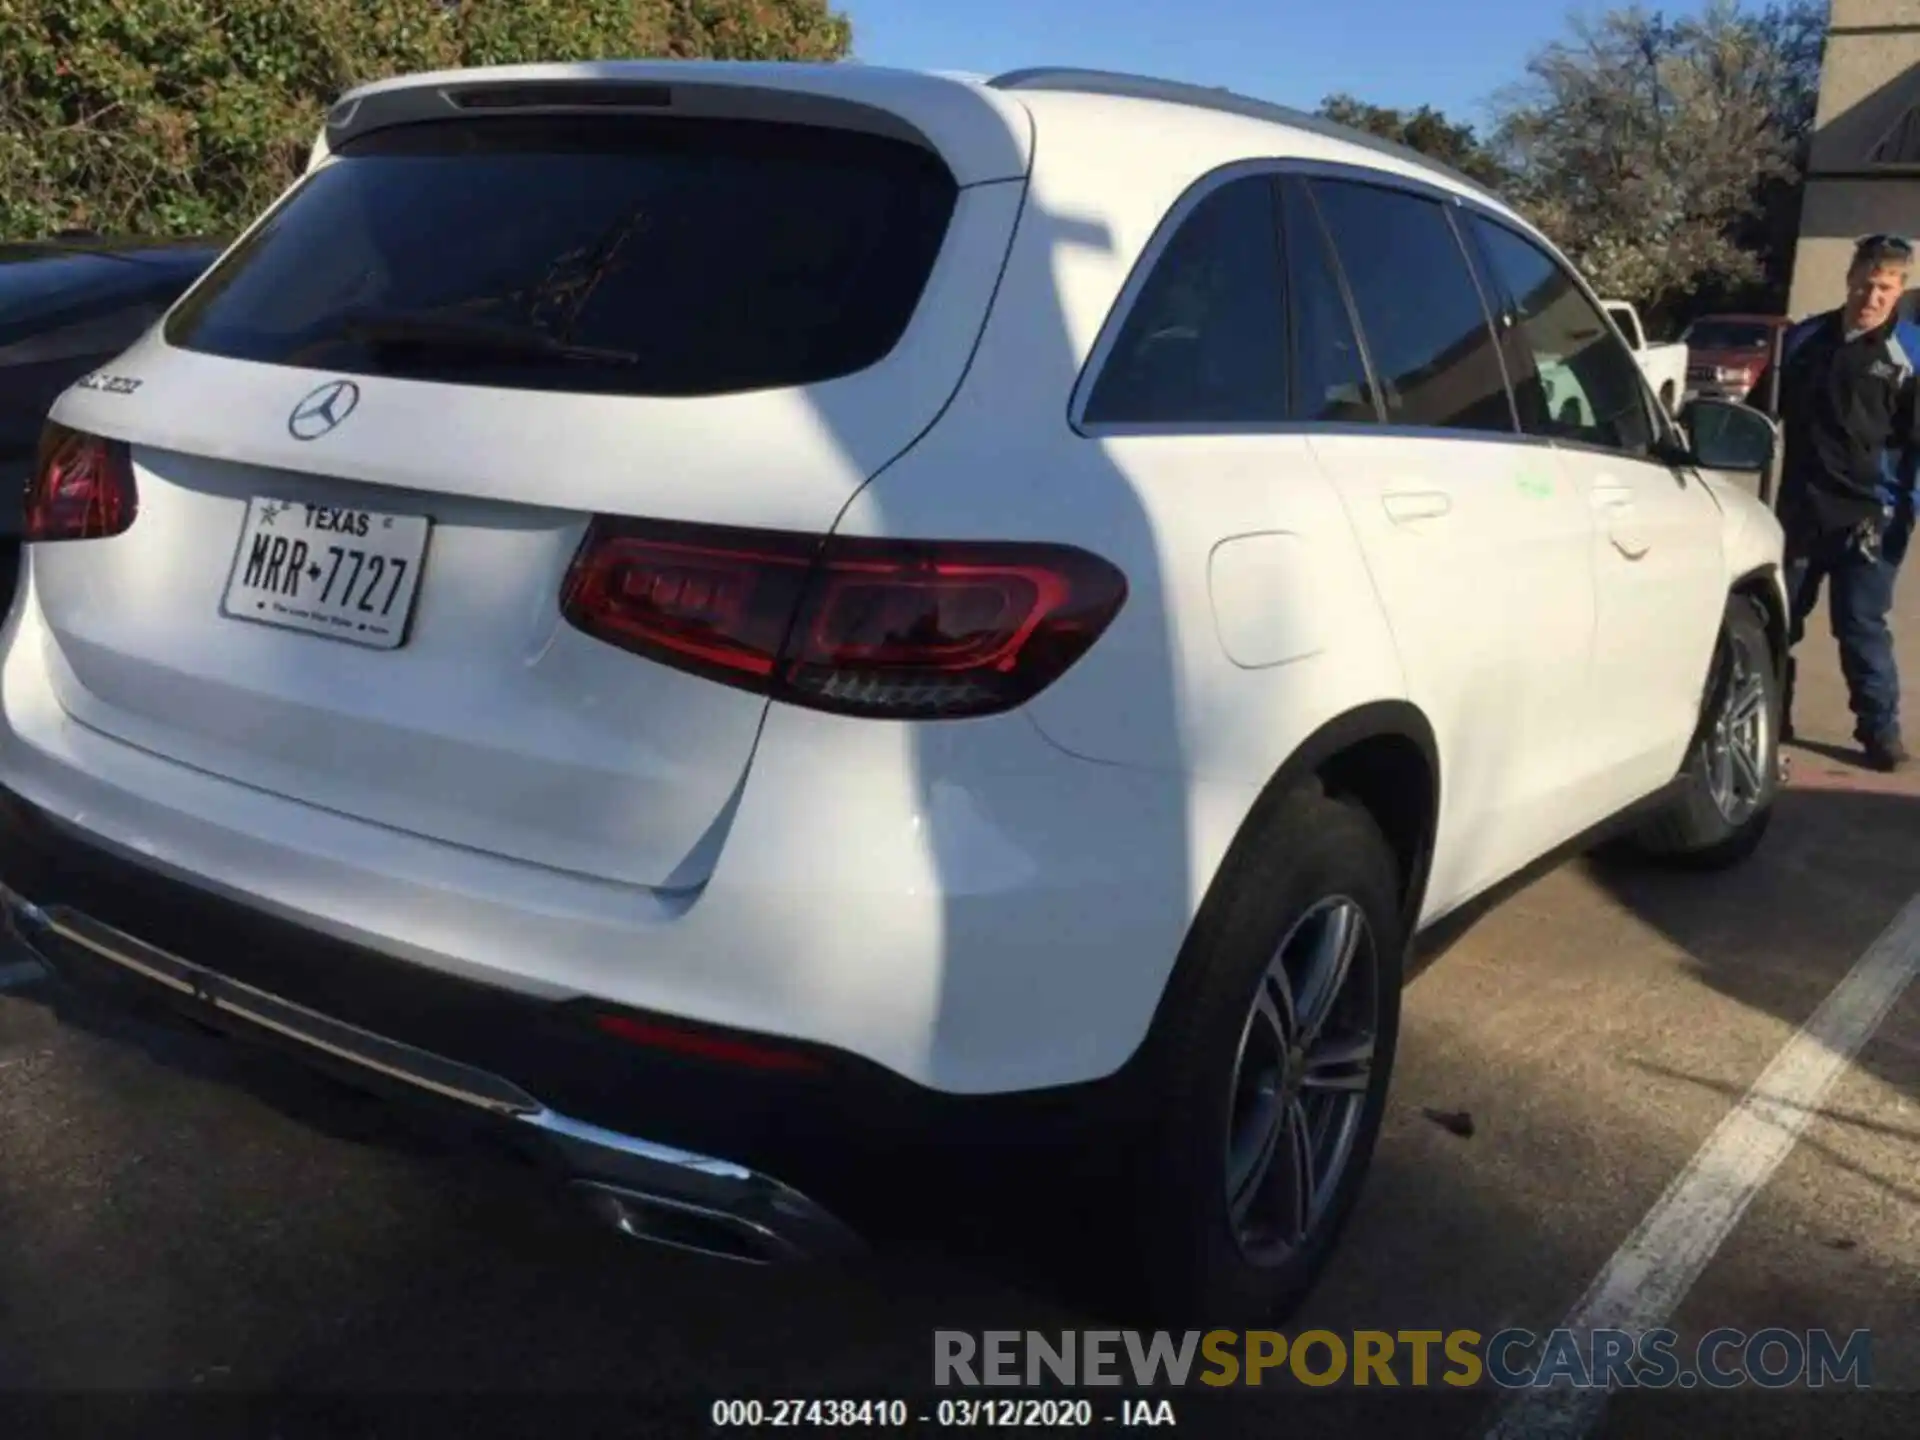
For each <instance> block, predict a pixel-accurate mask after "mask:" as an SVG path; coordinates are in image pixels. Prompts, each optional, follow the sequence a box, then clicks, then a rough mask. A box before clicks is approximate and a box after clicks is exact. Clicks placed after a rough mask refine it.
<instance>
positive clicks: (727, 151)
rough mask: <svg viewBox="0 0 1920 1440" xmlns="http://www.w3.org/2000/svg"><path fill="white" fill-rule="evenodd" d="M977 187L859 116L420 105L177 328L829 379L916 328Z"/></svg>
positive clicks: (764, 383) (640, 375)
mask: <svg viewBox="0 0 1920 1440" xmlns="http://www.w3.org/2000/svg"><path fill="white" fill-rule="evenodd" d="M957 193H958V192H957V189H956V186H955V183H954V180H953V177H952V175H951V173H950V172H949V171H948V170H947V169H946V167H945V166H944V165H942V164H941V163H940V161H939V160H938V158H937V157H935V156H934V155H932V154H931V153H929V152H928V151H926V150H923V149H921V148H920V147H918V146H915V145H912V144H910V143H907V142H904V141H900V140H894V139H890V138H886V137H881V136H871V135H865V134H859V133H856V132H853V131H845V130H835V129H827V128H819V127H810V126H798V125H779V124H769V123H765V122H759V121H727V120H704V119H703V120H696V121H685V120H667V119H661V118H653V117H632V118H626V117H619V118H615V117H607V116H591V117H564V118H556V117H541V118H537V119H527V118H506V117H490V118H487V119H481V120H463V121H436V122H431V123H426V124H418V125H410V126H403V127H398V128H395V129H392V130H388V131H377V132H375V133H374V134H372V135H369V136H367V137H365V138H364V139H363V140H361V141H359V142H356V143H354V144H351V145H349V146H347V147H346V148H345V149H344V150H343V151H342V152H341V153H340V155H339V157H338V158H337V159H336V160H335V161H334V162H333V163H332V164H330V165H328V166H326V167H324V168H322V169H320V170H318V171H316V172H315V173H313V174H312V175H310V176H308V177H307V178H306V179H305V180H304V181H303V182H302V183H301V184H300V186H299V187H298V189H297V190H296V191H295V192H294V193H293V194H292V195H291V196H290V197H289V198H288V199H287V201H286V203H285V204H284V205H283V206H282V207H281V208H280V209H279V210H278V211H277V212H276V213H275V214H274V215H273V216H272V218H271V219H270V220H269V221H268V222H267V223H266V224H265V225H263V226H262V227H261V228H260V229H259V230H257V231H256V232H255V233H254V234H253V235H252V236H251V237H249V238H248V239H247V240H246V241H245V242H244V243H243V244H242V245H241V246H239V247H238V248H237V249H235V250H234V251H233V252H232V253H231V254H230V255H229V256H228V257H227V259H226V260H225V261H224V262H223V263H222V264H221V265H220V266H219V268H218V269H217V270H216V271H215V272H214V273H213V274H212V275H211V276H210V277H209V278H208V280H207V283H206V284H205V285H203V286H202V287H201V288H200V290H199V291H198V292H197V293H196V294H195V295H193V296H191V297H190V298H189V300H188V302H187V303H186V304H185V305H183V306H181V307H179V308H178V309H177V310H176V311H175V312H174V314H173V315H172V316H171V317H170V318H169V320H168V323H167V326H166V332H165V333H166V338H167V341H168V343H170V344H172V345H175V346H179V347H182V348H185V349H189V350H197V351H202V352H205V353H208V354H214V355H224V356H229V357H232V358H234V359H239V360H254V361H263V362H265V363H268V364H277V365H298V366H302V367H306V368H310V369H323V370H335V371H342V372H346V373H350V374H361V375H392V376H398V377H404V378H408V379H423V380H435V381H442V382H446V383H450V384H472V385H490V386H503V387H510V388H521V389H536V390H578V391H596V392H610V393H618V394H631V395H670V396H689V395H718V394H724V393H728V392H734V391H743V390H755V389H765V388H769V387H776V386H793V385H808V384H817V383H819V382H821V381H825V380H831V379H834V378H837V377H839V376H843V375H849V374H852V373H854V372H856V371H859V370H862V369H865V368H867V367H868V366H870V365H873V364H875V363H876V362H878V361H879V360H881V359H883V358H884V357H885V356H886V355H887V353H888V352H889V351H890V350H892V349H893V347H894V346H895V345H896V344H897V343H898V342H899V339H900V336H901V334H902V333H903V332H904V331H905V329H906V327H907V324H908V322H909V321H910V320H911V319H912V317H913V313H914V310H915V308H916V307H917V305H918V303H919V300H920V296H921V293H922V291H923V290H924V288H925V286H926V282H927V278H928V276H929V274H930V273H931V271H932V268H933V263H934V260H935V257H936V256H937V255H938V253H939V250H940V246H941V243H942V241H943V239H944V238H945V235H946V230H947V225H948V222H949V221H950V219H951V218H952V213H953V208H954V203H955V200H956V197H957Z"/></svg>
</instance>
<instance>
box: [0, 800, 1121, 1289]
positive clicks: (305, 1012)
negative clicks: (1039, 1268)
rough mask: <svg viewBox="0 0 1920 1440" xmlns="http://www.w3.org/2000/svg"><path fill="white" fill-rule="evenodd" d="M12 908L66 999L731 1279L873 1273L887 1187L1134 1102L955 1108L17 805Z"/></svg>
mask: <svg viewBox="0 0 1920 1440" xmlns="http://www.w3.org/2000/svg"><path fill="white" fill-rule="evenodd" d="M0 905H4V909H5V912H6V917H7V920H8V923H9V925H10V926H11V928H12V929H13V931H14V933H15V934H16V936H17V937H18V938H19V939H20V940H21V941H22V942H23V943H24V944H25V945H26V946H27V947H28V948H30V949H31V950H32V951H33V952H34V953H35V954H37V955H38V956H39V957H40V958H41V959H42V960H43V961H45V962H46V964H47V965H48V966H49V967H50V968H51V969H52V970H53V972H54V973H55V975H56V976H57V977H58V978H59V979H60V980H61V981H63V982H65V983H66V985H67V986H68V987H70V988H74V989H77V990H80V991H82V992H85V993H86V994H88V995H91V996H95V997H107V998H109V999H111V1000H112V1001H113V1002H115V1003H116V1004H118V1005H121V1006H124V1007H126V1008H131V1009H134V1010H142V1009H150V1008H158V1009H162V1010H166V1011H171V1012H179V1013H184V1014H186V1015H188V1016H191V1017H193V1018H195V1019H198V1020H201V1021H202V1022H204V1023H206V1024H208V1025H211V1026H212V1027H214V1028H216V1029H219V1030H222V1031H225V1032H228V1033H230V1034H235V1035H238V1036H240V1037H242V1038H250V1039H255V1040H258V1041H262V1042H264V1043H267V1044H269V1045H272V1046H274V1047H276V1048H279V1049H282V1050H288V1051H291V1052H293V1053H294V1054H296V1055H297V1056H298V1057H299V1058H301V1059H302V1060H304V1061H305V1062H307V1063H309V1064H311V1065H313V1066H315V1067H317V1068H319V1069H321V1070H324V1071H327V1072H330V1073H332V1074H335V1075H337V1076H340V1077H341V1078H345V1079H348V1080H349V1081H350V1082H352V1083H355V1084H357V1085H359V1086H360V1087H361V1088H364V1089H369V1090H373V1091H375V1092H379V1093H383V1094H386V1095H389V1096H393V1097H395V1098H401V1099H406V1100H411V1101H415V1102H419V1103H421V1104H424V1105H427V1106H429V1107H435V1108H438V1109H440V1110H442V1111H443V1112H445V1111H449V1110H450V1111H452V1112H455V1113H457V1114H459V1115H460V1116H461V1117H463V1118H464V1119H466V1120H469V1121H475V1122H478V1123H479V1124H480V1125H481V1127H482V1128H483V1129H484V1130H486V1131H487V1132H489V1133H490V1134H491V1136H492V1137H494V1138H497V1139H500V1140H504V1141H505V1142H506V1143H507V1144H508V1145H510V1146H511V1147H513V1148H514V1149H516V1150H519V1151H521V1152H522V1153H525V1154H528V1155H530V1156H531V1157H532V1158H534V1159H535V1160H536V1161H537V1162H539V1163H541V1164H542V1165H544V1167H545V1168H547V1169H548V1170H549V1171H551V1172H554V1173H556V1174H557V1176H558V1177H559V1178H560V1179H562V1180H563V1181H565V1182H567V1183H569V1184H572V1185H574V1186H576V1187H580V1188H582V1189H583V1190H584V1191H586V1192H587V1196H588V1198H589V1199H591V1200H593V1201H594V1202H596V1204H597V1205H598V1207H599V1208H600V1209H601V1210H602V1212H603V1213H604V1214H605V1215H606V1217H607V1218H609V1219H611V1220H613V1221H614V1222H615V1223H616V1224H618V1225H619V1226H620V1227H621V1228H623V1229H625V1230H627V1231H629V1233H634V1234H638V1235H641V1236H643V1237H644V1238H648V1239H652V1240H657V1241H663V1242H664V1243H669V1244H677V1245H680V1246H682V1247H684V1248H690V1249H696V1250H701V1251H704V1252H707V1253H712V1254H719V1255H724V1256H727V1257H728V1258H734V1259H741V1260H751V1261H760V1262H765V1261H776V1260H797V1259H840V1258H847V1257H851V1256H854V1255H858V1254H859V1253H861V1252H862V1251H863V1250H864V1249H866V1247H867V1242H866V1239H865V1238H864V1237H865V1236H866V1235H867V1234H868V1233H869V1230H870V1227H871V1226H872V1225H873V1224H875V1223H877V1222H879V1221H880V1220H881V1219H882V1217H884V1216H886V1215H887V1214H888V1212H889V1211H890V1210H891V1209H892V1208H893V1207H894V1206H895V1205H896V1204H897V1201H898V1198H899V1196H898V1187H896V1186H894V1185H893V1184H892V1182H894V1181H900V1180H902V1179H903V1177H906V1176H915V1175H917V1176H918V1177H919V1178H922V1179H927V1180H932V1179H933V1177H934V1176H936V1175H937V1174H940V1173H943V1172H947V1171H950V1170H952V1169H953V1168H955V1167H954V1166H952V1165H948V1164H941V1163H927V1162H941V1161H947V1162H951V1161H956V1160H959V1161H960V1167H959V1168H962V1169H971V1168H973V1167H974V1166H975V1164H976V1162H977V1159H978V1158H982V1156H981V1152H984V1150H987V1149H991V1150H993V1151H996V1152H1001V1153H1004V1152H1005V1151H1006V1150H1007V1149H1008V1148H1009V1147H1011V1148H1012V1149H1013V1150H1014V1151H1015V1152H1016V1154H1017V1156H1023V1157H1031V1156H1034V1155H1035V1154H1036V1147H1037V1148H1038V1149H1039V1150H1041V1151H1044V1152H1045V1153H1046V1154H1047V1155H1048V1156H1049V1158H1057V1157H1058V1156H1059V1155H1060V1154H1061V1153H1062V1151H1063V1148H1064V1147H1065V1146H1066V1145H1068V1144H1070V1143H1072V1141H1073V1140H1074V1138H1075V1137H1076V1136H1083V1135H1084V1134H1085V1133H1086V1132H1085V1126H1086V1123H1087V1122H1088V1121H1089V1120H1090V1119H1093V1118H1094V1116H1093V1113H1092V1111H1091V1109H1090V1106H1091V1105H1093V1104H1094V1103H1096V1101H1097V1100H1098V1099H1099V1098H1101V1097H1106V1096H1109V1095H1116V1094H1117V1093H1118V1090H1119V1086H1118V1084H1117V1082H1108V1083H1106V1084H1103V1085H1098V1086H1093V1087H1073V1088H1071V1089H1066V1090H1059V1091H1049V1092H1045V1093H1036V1094H1024V1095H997V1096H987V1097H963V1096H954V1095H949V1094H944V1093H942V1092H938V1091H933V1090H929V1089H926V1088H925V1087H922V1086H919V1085H916V1084H914V1083H912V1082H910V1081H906V1080H904V1079H902V1078H901V1077H899V1076H897V1075H894V1074H892V1073H891V1072H888V1071H885V1070H884V1069H882V1068H881V1067H878V1066H876V1065H873V1064H872V1063H871V1062H868V1061H864V1060H862V1059H860V1058H859V1057H857V1056H853V1055H849V1054H846V1053H843V1052H837V1051H833V1050H829V1049H826V1048H822V1047H817V1046H801V1045H796V1044H795V1043H794V1042H792V1041H789V1040H786V1039H775V1038H766V1037H760V1036H744V1035H739V1034H737V1033H723V1032H718V1031H713V1030H710V1029H704V1030H701V1031H699V1032H693V1031H689V1030H686V1029H685V1028H684V1027H681V1026H679V1025H678V1023H677V1022H675V1021H672V1020H666V1019H662V1018H660V1017H653V1016H642V1015H638V1014H636V1013H634V1012H621V1011H616V1010H614V1009H612V1008H611V1007H608V1006H605V1005H602V1004H599V1003H597V1002H588V1001H584V1000H579V999H570V1000H558V1001H550V1000H543V999H538V998H533V997H529V996H527V995H524V994H521V993H519V992H515V991H508V990H504V989H501V988H499V987H495V986H489V985H485V984H482V983H478V982H475V981H470V980H465V979H461V978H457V977H453V976H449V975H445V974H443V973H440V972H437V971H434V970H431V969H428V968H426V967H423V966H418V965H414V964H411V963H409V962H406V961H402V960H397V959H394V958H393V957H390V956H386V955H383V954H380V953H377V952H374V951H370V950H367V949H364V948H362V947H358V946H355V945H352V944H350V943H348V942H345V941H342V940H339V939H336V938H334V937H331V936H327V935H324V934H321V933H319V932H316V931H313V930H308V929H305V928H303V927H300V926H298V925H295V924H293V923H292V922H289V921H286V920H283V919H281V918H280V917H277V916H273V915H270V914H267V913H266V912H264V911H260V910H256V909H253V908H252V907H249V906H245V905H242V904H239V903H237V902H235V901H232V900H229V899H226V898H225V897H223V896H219V895H215V894H213V893H212V892H210V891H205V890H201V889H200V888H199V887H196V886H193V885H190V884H187V883H185V882H182V881H180V880H176V879H173V878H171V877H169V876H166V875H163V874H161V873H160V872H159V871H157V870H154V869H149V868H148V867H146V866H143V865H140V864H138V863H135V862H133V861H131V860H129V859H127V858H125V857H123V856H120V855H119V854H117V853H114V852H112V851H110V850H108V849H106V848H104V847H101V846H98V845H95V844H93V843H92V842H91V841H89V840H88V839H87V838H86V837H84V836H82V835H81V834H79V833H78V832H76V831H74V830H72V829H71V828H70V827H68V826H66V825H64V824H62V823H60V822H58V821H56V820H54V819H53V818H52V817H50V816H48V815H47V814H45V813H44V812H42V811H40V810H39V809H38V808H37V807H35V806H33V805H31V804H30V803H28V802H26V801H24V800H22V799H21V798H20V797H19V796H17V795H15V794H13V793H12V792H10V791H6V790H4V789H0ZM610 1014H611V1015H617V1016H618V1017H619V1018H620V1019H622V1020H624V1021H628V1022H632V1023H634V1024H648V1025H655V1026H658V1027H661V1028H662V1029H665V1030H670V1031H672V1033H673V1034H675V1035H678V1036H680V1037H686V1036H689V1035H693V1036H696V1038H698V1039H699V1040H700V1041H701V1042H702V1043H703V1044H704V1045H705V1046H706V1047H707V1053H705V1054H697V1053H687V1052H686V1050H685V1049H684V1048H667V1049H663V1048H657V1047H654V1046H649V1045H639V1044H634V1043H632V1042H631V1041H629V1040H624V1039H620V1038H616V1037H614V1036H611V1035H609V1034H607V1033H606V1032H605V1031H604V1030H602V1029H601V1028H600V1026H599V1025H598V1024H597V1023H596V1022H597V1021H599V1020H600V1019H601V1018H602V1017H605V1016H607V1015H610ZM728 1045H732V1046H734V1047H737V1050H736V1052H735V1053H733V1054H731V1055H730V1056H728V1055H726V1054H725V1052H723V1058H715V1057H714V1053H713V1052H714V1049H715V1047H716V1046H718V1047H724V1046H728ZM742 1054H744V1055H746V1056H748V1057H750V1058H748V1059H746V1060H744V1061H743V1060H742V1059H741V1058H740V1056H741V1055H742ZM773 1061H778V1062H779V1063H772V1062H773ZM916 1154H918V1155H919V1156H920V1157H921V1158H920V1159H918V1160H916V1159H913V1158H910V1157H912V1156H914V1155H916ZM1016 1163H1018V1164H1026V1163H1028V1161H1027V1160H1025V1159H1017V1161H1016Z"/></svg>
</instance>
